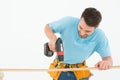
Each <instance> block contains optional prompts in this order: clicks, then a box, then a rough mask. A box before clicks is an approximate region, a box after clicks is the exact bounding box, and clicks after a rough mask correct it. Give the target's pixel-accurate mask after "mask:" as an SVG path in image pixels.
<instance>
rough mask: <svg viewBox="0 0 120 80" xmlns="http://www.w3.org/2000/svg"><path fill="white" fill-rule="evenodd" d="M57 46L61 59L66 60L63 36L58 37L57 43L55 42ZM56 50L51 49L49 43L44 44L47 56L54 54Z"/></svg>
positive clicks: (59, 58)
mask: <svg viewBox="0 0 120 80" xmlns="http://www.w3.org/2000/svg"><path fill="white" fill-rule="evenodd" d="M55 48H56V52H57V56H58V60H59V61H61V62H62V61H63V60H64V52H63V44H62V40H61V38H58V39H57V41H56V43H55ZM53 54H54V52H53V51H51V50H50V48H49V46H48V43H45V44H44V55H45V56H47V57H51V56H53Z"/></svg>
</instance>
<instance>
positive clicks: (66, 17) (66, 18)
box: [62, 16, 80, 21]
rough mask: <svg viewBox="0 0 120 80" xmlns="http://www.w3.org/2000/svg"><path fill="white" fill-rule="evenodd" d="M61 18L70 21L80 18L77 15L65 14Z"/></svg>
mask: <svg viewBox="0 0 120 80" xmlns="http://www.w3.org/2000/svg"><path fill="white" fill-rule="evenodd" d="M62 19H65V20H69V21H70V20H72V21H77V20H78V21H79V20H80V19H79V18H78V17H73V16H65V17H63V18H62Z"/></svg>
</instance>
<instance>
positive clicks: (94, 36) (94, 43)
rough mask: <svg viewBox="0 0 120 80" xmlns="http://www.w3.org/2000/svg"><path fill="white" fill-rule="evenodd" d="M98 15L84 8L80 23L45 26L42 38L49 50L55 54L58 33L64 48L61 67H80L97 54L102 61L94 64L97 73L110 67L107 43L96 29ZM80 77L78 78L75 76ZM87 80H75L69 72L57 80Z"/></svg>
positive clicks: (75, 20) (67, 19)
mask: <svg viewBox="0 0 120 80" xmlns="http://www.w3.org/2000/svg"><path fill="white" fill-rule="evenodd" d="M101 19H102V16H101V13H100V12H99V11H98V10H97V9H95V8H92V7H90V8H86V9H85V10H84V11H83V13H82V15H81V17H80V19H79V18H75V17H70V16H68V17H64V18H62V19H60V20H58V21H55V22H52V23H49V24H47V25H46V26H45V34H46V36H47V37H48V38H49V40H50V42H49V48H50V50H52V51H54V52H55V42H56V40H57V37H56V35H55V34H54V33H60V35H61V39H62V42H63V48H64V63H65V64H80V63H83V62H84V61H85V60H86V59H87V58H89V57H90V56H91V55H92V54H93V53H94V52H97V53H98V54H99V55H100V56H101V58H102V60H101V61H99V62H98V63H96V64H95V67H96V68H98V69H99V70H107V69H109V68H110V66H112V57H111V53H110V48H109V43H108V39H107V38H106V36H105V34H104V32H103V31H102V30H101V29H99V28H98V26H99V24H100V22H101ZM78 75H81V74H78ZM88 79H89V77H83V78H81V79H78V78H77V77H76V76H75V74H74V73H73V72H71V71H68V72H62V73H61V74H60V75H59V77H58V80H88Z"/></svg>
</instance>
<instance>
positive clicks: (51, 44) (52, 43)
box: [48, 38, 57, 52]
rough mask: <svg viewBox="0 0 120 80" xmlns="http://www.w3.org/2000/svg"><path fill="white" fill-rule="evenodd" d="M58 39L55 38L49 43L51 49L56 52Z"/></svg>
mask: <svg viewBox="0 0 120 80" xmlns="http://www.w3.org/2000/svg"><path fill="white" fill-rule="evenodd" d="M56 40H57V38H56V39H54V40H50V42H49V43H48V46H49V48H50V50H51V51H53V52H56V49H55V43H56Z"/></svg>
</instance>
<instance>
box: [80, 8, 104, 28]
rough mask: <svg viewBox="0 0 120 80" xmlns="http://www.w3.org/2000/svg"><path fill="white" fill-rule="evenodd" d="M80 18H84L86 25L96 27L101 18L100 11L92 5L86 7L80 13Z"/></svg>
mask: <svg viewBox="0 0 120 80" xmlns="http://www.w3.org/2000/svg"><path fill="white" fill-rule="evenodd" d="M81 18H84V20H85V22H86V24H87V25H88V26H93V27H97V26H98V24H99V23H100V21H101V20H102V16H101V13H100V12H99V11H98V10H97V9H95V8H92V7H90V8H86V9H85V10H84V11H83V13H82V15H81Z"/></svg>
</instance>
